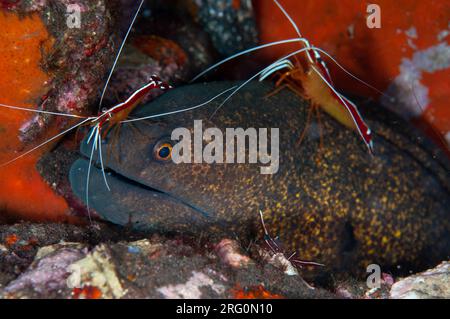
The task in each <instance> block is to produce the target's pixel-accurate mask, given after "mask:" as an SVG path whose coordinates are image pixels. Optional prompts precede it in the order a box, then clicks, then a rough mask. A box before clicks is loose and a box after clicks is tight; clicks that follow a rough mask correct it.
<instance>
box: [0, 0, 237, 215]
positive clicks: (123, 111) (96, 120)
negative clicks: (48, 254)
mask: <svg viewBox="0 0 450 319" xmlns="http://www.w3.org/2000/svg"><path fill="white" fill-rule="evenodd" d="M144 2H145V0H141V2H140V4H139V6H138V8H137V10H136V12H135V14H134V17H133V19H132V21H131V23H130V25H129V27H128V30H127V32H126V34H125V36H124V39H123V40H122V43H121V45H120V47H119V50H118V53H117V55H116V57H115V60H114V63H113V65H112V68H111V70H110V72H109V74H108V78H107V80H106V83H105V85H104V87H103V90H102V93H101V97H100V102H99V110H100V109H102V102H103V99H104V97H105V93H106V90H107V88H108V84H109V82H110V80H111V78H112V75H113V73H114V70H115V68H116V66H117V63H118V61H119V58H120V55H121V53H122V51H123V48H124V46H125V44H126V41H127V39H128V36H129V34H130V32H131V30H132V28H133V26H134V24H135V21H136V19H137V17H138V15H139V13H140V11H141V9H142V6H143V4H144ZM171 88H172V86H170V85H169V84H168V83H166V82H164V81H162V80H161V79H160V78H159V77H158V76H157V75H152V76H150V79H149V81H148V83H146V84H145V85H144V86H142V87H141V88H139V89H137V90H136V91H134V92H133V93H132V94H131V95H130V96H129V97H128V99H127V100H125V101H124V102H121V103H118V104H116V105H114V106H112V107H110V108H104V109H102V110H101V111H99V113H98V115H97V116H82V115H76V114H69V113H62V112H53V111H46V110H39V109H31V108H27V107H20V106H14V105H8V104H2V103H0V108H7V109H13V110H19V111H25V112H33V113H41V114H47V115H52V116H61V117H67V118H71V119H77V120H81V121H79V122H77V123H76V124H74V125H72V126H70V127H69V128H67V129H66V130H64V131H62V132H60V133H58V134H56V135H54V136H52V137H50V138H48V139H47V140H45V141H44V142H42V143H40V144H38V145H37V146H35V147H32V148H31V149H29V150H27V151H25V152H23V153H22V154H20V155H18V156H16V157H14V158H13V159H11V160H9V161H7V162H5V163H2V164H0V168H3V167H5V166H8V165H9V164H11V163H13V162H15V161H17V160H18V159H20V158H23V157H25V156H27V155H29V154H31V153H32V152H34V151H36V150H38V149H40V148H42V147H44V146H46V145H48V144H50V143H52V142H56V141H57V140H59V139H60V138H62V137H63V136H65V135H66V134H68V133H69V132H72V131H74V130H76V129H78V128H80V127H81V126H85V125H88V126H90V127H91V128H90V131H89V133H88V136H87V140H86V143H87V144H88V145H89V144H92V146H91V151H90V157H89V168H88V172H87V177H86V199H85V203H86V207H87V211H88V215H89V219H91V215H90V209H89V181H90V173H91V167H92V165H93V163H94V154H95V152H97V153H98V160H97V161H98V162H99V164H100V167H101V171H102V175H103V180H104V184H105V186H106V188H107V189H108V190H109V191H110V190H111V189H110V187H109V184H108V181H107V177H106V172H105V167H104V161H103V154H102V143H103V139H104V137H106V135H107V134H108V132H109V131H110V130H111V129H112V128H115V127H118V126H119V125H121V124H125V123H131V122H136V121H141V120H146V119H150V118H157V117H162V116H168V115H171V114H176V113H182V112H187V111H190V110H194V109H196V108H199V107H202V106H204V105H206V104H208V103H210V102H212V101H214V100H215V99H217V98H219V97H221V96H222V95H224V94H225V93H227V92H229V91H231V90H233V89H235V88H236V87H231V88H229V89H227V90H224V91H223V92H220V93H219V94H217V95H215V96H213V97H212V98H211V99H209V100H208V101H205V102H204V103H201V104H198V105H194V106H189V107H181V108H180V109H178V110H175V111H171V112H166V113H161V114H154V115H151V116H146V117H141V118H133V119H128V117H129V114H130V113H131V112H132V111H133V110H134V109H135V108H136V107H137V106H138V105H139V104H140V103H141V102H142V100H143V99H144V98H145V97H146V96H147V94H148V93H149V92H150V91H152V90H155V89H159V90H162V91H167V90H169V89H171Z"/></svg>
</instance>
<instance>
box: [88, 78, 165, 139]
mask: <svg viewBox="0 0 450 319" xmlns="http://www.w3.org/2000/svg"><path fill="white" fill-rule="evenodd" d="M170 88H172V87H171V86H170V85H169V84H167V83H165V82H163V81H161V79H160V78H159V77H158V76H156V75H152V76H151V77H150V81H149V83H147V84H146V85H144V86H143V87H141V88H140V89H138V90H136V91H135V92H134V93H133V94H132V95H131V96H130V97H129V98H128V99H127V100H126V101H124V102H122V103H119V104H117V105H115V106H113V107H111V108H109V109H107V110H104V111H102V113H100V114H99V116H98V117H97V118H96V120H95V121H94V122H93V123H97V124H98V129H99V130H100V132H101V135H102V137H105V136H106V135H107V134H108V132H109V131H110V130H111V128H113V127H114V126H116V125H118V124H120V122H122V121H124V120H125V119H126V118H128V116H129V115H130V113H131V112H132V111H133V110H134V109H135V108H136V106H137V105H139V103H140V102H141V101H142V100H143V99H144V98H145V96H146V95H147V94H148V93H149V92H150V91H152V90H154V89H160V90H163V91H165V90H168V89H170ZM105 124H108V126H107V127H105Z"/></svg>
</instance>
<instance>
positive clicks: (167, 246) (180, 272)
mask: <svg viewBox="0 0 450 319" xmlns="http://www.w3.org/2000/svg"><path fill="white" fill-rule="evenodd" d="M96 228H97V230H95V231H94V230H92V227H90V228H84V227H78V226H70V227H66V226H63V225H59V224H49V225H33V224H21V225H15V226H0V239H2V238H5V237H6V234H11V233H14V234H16V235H17V238H18V240H17V242H16V243H15V244H14V245H13V246H11V247H7V246H6V245H3V243H2V245H3V247H4V248H3V247H2V249H1V251H0V297H1V298H256V297H260V298H319V297H323V298H333V297H334V295H333V294H331V293H329V292H326V291H325V290H323V289H320V288H318V289H314V290H311V289H310V288H308V286H307V285H306V284H305V283H304V282H303V281H302V280H301V278H300V276H289V275H286V274H285V273H284V269H278V268H276V267H274V266H272V265H270V264H268V263H267V262H265V261H264V260H260V259H258V258H259V257H258V255H255V256H252V255H246V254H245V253H244V252H241V251H239V250H238V249H237V248H238V247H237V246H236V243H235V242H234V241H232V240H229V239H223V240H219V241H218V243H217V244H214V243H209V242H199V240H198V239H193V238H186V237H175V238H174V237H172V238H168V237H161V236H158V235H152V236H150V237H148V236H141V235H138V234H134V235H133V236H135V237H130V235H127V234H126V232H124V233H122V234H121V235H120V236H118V237H115V236H116V235H118V234H117V233H115V232H114V230H113V229H109V228H108V227H105V226H102V225H101V224H98V227H96ZM39 229H40V233H41V234H42V236H41V237H39V236H37V237H38V238H36V240H35V246H36V247H34V248H33V249H32V250H29V251H28V254H26V255H23V254H21V247H22V244H20V242H23V243H26V242H27V240H25V238H26V233H29V234H33V233H36V231H38V230H39ZM100 233H103V235H104V236H105V238H106V237H108V238H110V239H112V241H111V240H110V241H108V240H105V241H96V240H95V236H93V234H100ZM43 237H46V240H43ZM83 237H84V238H83ZM62 239H66V240H72V242H60V241H61V240H62ZM73 240H76V242H73ZM0 242H1V241H0ZM219 243H221V244H219ZM41 244H42V246H41ZM215 247H218V248H216V249H215ZM18 254H19V255H22V256H23V257H20V256H19V255H18ZM236 255H239V258H238V259H237V260H238V261H245V262H238V263H235V262H231V263H230V260H231V261H236V260H235V258H234V257H236ZM8 256H9V257H8ZM11 256H16V257H17V258H16V259H14V258H12V257H11ZM230 256H234V257H233V258H231V259H230ZM18 260H20V261H21V264H20V267H19V268H16V267H15V266H17V265H18V264H19V263H18ZM12 269H16V272H14V271H13V270H12Z"/></svg>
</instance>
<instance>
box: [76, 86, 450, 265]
mask: <svg viewBox="0 0 450 319" xmlns="http://www.w3.org/2000/svg"><path fill="white" fill-rule="evenodd" d="M237 84H239V83H230V82H217V83H208V84H196V85H191V86H185V87H181V88H177V89H173V90H171V91H169V92H168V93H165V94H164V95H163V96H162V97H160V98H158V99H156V100H155V101H153V102H152V103H149V104H147V105H144V106H141V107H139V108H138V109H139V110H138V111H137V112H136V113H134V114H133V115H132V116H133V117H135V118H136V117H142V116H148V115H151V114H158V113H161V112H168V111H173V110H177V109H182V108H186V107H189V106H193V105H196V104H199V103H202V102H205V101H207V100H209V99H210V98H211V97H213V96H214V95H216V94H218V93H220V92H222V91H223V90H225V89H228V88H230V87H232V86H233V85H237ZM272 90H273V87H272V85H271V84H269V83H252V84H249V85H248V86H246V87H245V88H244V89H242V90H241V91H240V92H239V93H238V94H236V95H235V96H234V97H233V98H231V99H230V100H229V101H228V102H227V103H226V104H225V105H224V106H223V107H221V108H220V109H219V110H218V111H217V112H216V113H215V114H214V111H215V110H216V109H217V107H218V106H219V104H220V102H221V101H222V100H223V98H218V99H217V100H215V101H213V102H212V103H209V104H208V105H206V106H204V107H201V108H197V109H195V110H192V111H189V112H183V113H178V114H173V115H170V116H164V117H157V118H153V119H149V120H145V121H140V122H135V123H134V124H133V125H130V124H122V126H121V129H120V133H119V134H116V138H113V136H114V134H113V132H111V133H110V134H109V136H108V138H107V140H106V142H105V144H104V146H103V151H104V154H103V157H104V161H105V166H106V167H107V172H108V176H107V178H108V181H109V184H110V186H111V191H108V190H107V189H106V187H105V184H104V181H103V178H102V175H101V171H100V169H99V164H98V163H97V164H96V166H95V167H93V168H92V172H91V178H90V193H89V206H90V208H91V209H92V211H96V212H97V214H98V215H100V216H101V217H102V218H103V219H105V220H108V221H110V222H112V223H115V224H120V225H132V226H133V227H134V228H135V229H138V230H144V231H160V232H188V233H191V234H194V235H199V234H200V233H203V234H205V233H206V234H208V233H209V234H213V233H218V232H222V233H223V232H225V235H229V236H238V237H239V238H247V239H248V238H253V239H255V238H256V239H262V238H263V232H262V226H261V222H260V218H259V210H261V211H263V212H264V216H265V221H266V226H267V228H268V230H269V232H270V234H271V236H272V237H277V236H278V238H279V239H278V241H279V242H280V243H282V245H283V248H284V250H285V251H286V253H290V252H293V251H297V252H298V253H297V256H298V258H299V259H302V260H309V261H315V262H319V263H323V264H325V265H326V269H331V270H334V271H341V270H343V271H357V272H365V269H366V266H367V265H368V264H378V265H380V266H381V267H382V269H396V268H401V269H418V268H423V267H427V266H432V265H434V263H437V262H439V261H442V260H444V259H446V258H448V255H449V253H450V218H449V217H450V196H449V194H450V180H449V168H450V165H449V161H448V159H447V158H446V157H445V156H442V154H441V153H440V151H439V149H437V148H436V147H434V146H433V145H432V144H431V143H430V142H429V141H428V140H427V139H426V138H425V137H424V136H423V134H421V133H420V132H418V131H417V130H416V129H414V128H412V127H411V126H410V125H409V124H407V123H405V122H404V121H403V120H401V119H399V118H398V117H396V116H395V115H393V114H391V113H389V112H388V111H386V110H385V109H383V108H381V107H379V106H377V105H373V104H372V105H368V103H366V104H364V103H362V104H361V103H359V107H360V110H361V112H362V114H363V116H364V118H365V119H366V121H367V123H368V124H369V126H370V127H371V129H372V131H373V134H374V146H375V155H374V156H371V155H370V154H369V152H368V150H367V149H366V147H365V146H364V144H363V143H362V141H361V140H360V138H359V137H358V135H357V133H356V132H354V131H351V130H349V129H347V128H345V127H344V126H343V125H341V124H339V123H338V122H337V121H335V120H334V119H332V118H330V117H328V116H327V115H325V114H323V113H321V116H320V121H319V120H318V119H317V117H315V118H313V119H312V123H311V126H310V128H309V129H308V131H307V133H306V138H305V139H304V140H303V142H302V143H301V144H299V143H298V140H299V136H300V135H301V133H302V132H303V130H304V129H305V127H306V119H307V114H308V109H309V107H310V105H309V104H308V102H306V101H304V100H302V99H301V98H299V97H298V96H296V95H295V94H293V93H291V92H289V91H287V90H285V91H282V92H280V93H278V94H274V95H272V96H270V97H269V96H268V95H269V93H270V92H271V91H272ZM213 114H214V115H213ZM212 115H213V116H212ZM194 120H203V130H205V129H206V128H208V127H215V128H219V129H220V130H221V132H223V134H224V135H225V132H226V128H238V127H241V128H244V129H247V128H256V129H257V130H258V129H259V128H268V129H270V128H279V154H280V155H279V160H280V163H279V170H278V172H277V173H276V174H272V175H264V174H261V171H260V167H261V166H264V165H265V164H261V163H256V164H255V163H248V160H247V163H241V164H232V163H228V164H220V163H213V164H207V163H193V164H188V163H182V164H175V163H174V162H173V161H171V160H168V161H167V160H161V158H159V157H158V156H159V155H158V154H157V153H158V152H157V151H158V150H160V147H161V145H164V144H165V143H172V144H174V143H176V142H177V141H171V134H172V131H173V130H174V129H176V128H180V127H184V128H187V129H189V130H190V131H191V132H193V126H194ZM192 139H194V137H192ZM321 140H322V143H321ZM269 141H270V137H269ZM205 145H206V141H205ZM82 154H83V156H82V158H80V159H79V160H77V161H76V162H75V163H74V165H73V166H72V169H71V172H70V178H71V184H72V188H73V190H74V193H75V194H76V195H77V196H78V197H79V198H80V199H81V200H84V201H85V199H86V191H85V185H86V172H87V167H88V157H89V154H90V146H87V145H86V144H83V145H82ZM95 158H96V157H95Z"/></svg>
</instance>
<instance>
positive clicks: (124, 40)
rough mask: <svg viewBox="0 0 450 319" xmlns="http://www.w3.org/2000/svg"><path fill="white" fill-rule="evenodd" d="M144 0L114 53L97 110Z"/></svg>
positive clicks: (142, 1) (100, 106) (142, 0)
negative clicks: (117, 50) (114, 57)
mask: <svg viewBox="0 0 450 319" xmlns="http://www.w3.org/2000/svg"><path fill="white" fill-rule="evenodd" d="M144 1H145V0H141V3H140V4H139V7H138V9H137V10H136V13H135V14H134V17H133V20H132V21H131V24H130V26H129V27H128V30H127V33H126V34H125V37H124V39H123V41H122V44H121V45H120V48H119V52H118V53H117V55H116V59H115V60H114V64H113V66H112V68H111V71H110V72H109V75H108V79H107V80H106V83H105V86H104V87H103V91H102V95H101V97H100V102H99V105H98V108H99V110H100V109H101V108H102V103H103V99H104V97H105V93H106V89H107V88H108V85H109V81H111V77H112V75H113V73H114V70H115V68H116V65H117V62H118V61H119V58H120V55H121V53H122V50H123V48H124V46H125V43H126V42H127V39H128V36H129V35H130V32H131V30H132V29H133V26H134V23H135V22H136V19H137V17H138V15H139V12H140V11H141V8H142V5H143V4H144Z"/></svg>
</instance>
